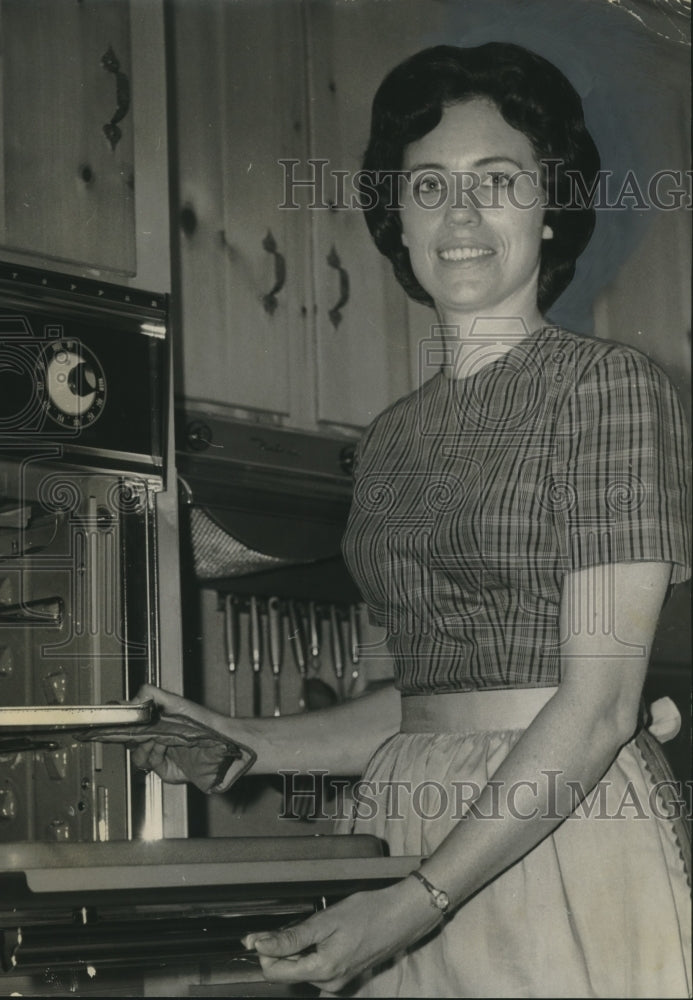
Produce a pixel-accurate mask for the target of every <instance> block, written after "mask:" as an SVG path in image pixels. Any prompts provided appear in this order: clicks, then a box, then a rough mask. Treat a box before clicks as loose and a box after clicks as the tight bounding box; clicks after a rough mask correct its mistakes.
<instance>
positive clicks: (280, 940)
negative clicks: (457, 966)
mask: <svg viewBox="0 0 693 1000" xmlns="http://www.w3.org/2000/svg"><path fill="white" fill-rule="evenodd" d="M440 919H441V914H440V911H438V910H436V908H435V907H434V906H433V905H432V904H431V902H430V900H429V898H428V894H427V892H426V890H425V889H424V887H423V886H422V885H421V884H420V883H419V882H417V881H416V880H415V879H413V878H407V879H404V880H402V881H401V882H397V883H396V884H395V885H392V886H388V888H386V889H378V890H376V891H371V892H359V893H356V894H355V895H353V896H349V897H348V898H347V899H344V900H342V901H341V902H339V903H335V905H334V906H330V907H329V908H328V909H327V910H323V911H321V912H320V913H316V914H315V915H314V916H312V917H309V918H308V919H307V920H305V921H303V923H300V924H297V925H296V926H295V927H289V928H287V929H286V930H283V931H277V932H273V933H271V934H262V933H260V934H249V935H248V936H247V937H246V938H244V940H243V944H244V945H245V947H246V948H248V949H253V948H254V949H255V951H256V952H257V954H258V956H259V958H260V965H261V966H262V971H263V974H264V976H265V979H267V980H268V981H270V982H280V983H305V982H308V983H313V984H314V985H315V986H318V987H321V988H322V989H326V990H329V991H331V992H336V991H337V990H341V989H342V988H343V987H344V986H345V985H346V984H347V983H349V982H351V980H352V979H354V978H355V977H356V976H358V975H359V974H360V973H362V972H364V971H365V970H366V969H370V968H371V967H372V966H374V965H380V964H381V963H382V962H384V961H385V960H386V959H388V958H390V957H391V956H393V955H395V954H396V953H397V952H399V951H402V950H403V949H404V948H408V947H409V946H410V945H412V944H414V942H416V941H418V939H419V938H421V937H423V935H424V934H427V933H428V932H429V931H431V930H432V929H433V928H434V927H435V926H436V924H438V923H439V922H440Z"/></svg>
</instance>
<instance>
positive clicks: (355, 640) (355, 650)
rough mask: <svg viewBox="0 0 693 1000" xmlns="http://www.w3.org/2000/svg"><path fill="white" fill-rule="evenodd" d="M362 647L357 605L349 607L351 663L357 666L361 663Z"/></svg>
mask: <svg viewBox="0 0 693 1000" xmlns="http://www.w3.org/2000/svg"><path fill="white" fill-rule="evenodd" d="M360 645H361V637H360V635H359V619H358V613H357V608H356V605H355V604H350V605H349V646H350V650H349V651H350V653H351V662H352V663H353V664H354V666H356V664H357V663H358V662H359V659H360V654H359V647H360Z"/></svg>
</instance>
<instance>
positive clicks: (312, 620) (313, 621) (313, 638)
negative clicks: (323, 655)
mask: <svg viewBox="0 0 693 1000" xmlns="http://www.w3.org/2000/svg"><path fill="white" fill-rule="evenodd" d="M308 629H309V632H310V655H311V656H312V657H313V659H314V660H317V658H318V657H319V656H320V633H319V631H318V613H317V611H316V608H315V601H309V603H308Z"/></svg>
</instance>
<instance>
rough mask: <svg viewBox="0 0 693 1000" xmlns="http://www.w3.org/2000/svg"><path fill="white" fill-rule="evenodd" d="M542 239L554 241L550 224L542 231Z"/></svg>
mask: <svg viewBox="0 0 693 1000" xmlns="http://www.w3.org/2000/svg"><path fill="white" fill-rule="evenodd" d="M541 238H542V239H543V240H552V239H553V229H552V228H551V226H549V225H548V224H547V225H545V226H544V228H543V229H542V231H541Z"/></svg>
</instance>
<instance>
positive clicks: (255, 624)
mask: <svg viewBox="0 0 693 1000" xmlns="http://www.w3.org/2000/svg"><path fill="white" fill-rule="evenodd" d="M250 658H251V662H252V664H253V670H254V671H255V672H256V673H257V672H259V670H260V666H261V664H262V633H261V631H260V609H259V608H258V600H257V597H254V596H251V598H250Z"/></svg>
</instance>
